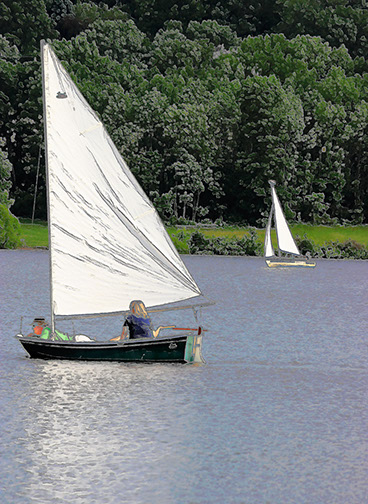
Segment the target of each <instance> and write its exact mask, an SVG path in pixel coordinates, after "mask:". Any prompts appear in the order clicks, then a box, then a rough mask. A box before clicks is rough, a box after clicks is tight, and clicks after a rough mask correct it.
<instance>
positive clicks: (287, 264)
mask: <svg viewBox="0 0 368 504" xmlns="http://www.w3.org/2000/svg"><path fill="white" fill-rule="evenodd" d="M265 261H266V264H267V266H268V267H269V268H315V266H316V262H315V261H309V260H308V259H299V258H294V259H288V258H275V259H265Z"/></svg>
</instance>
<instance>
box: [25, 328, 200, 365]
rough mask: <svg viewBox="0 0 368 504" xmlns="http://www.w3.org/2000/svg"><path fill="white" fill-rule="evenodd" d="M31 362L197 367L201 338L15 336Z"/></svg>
mask: <svg viewBox="0 0 368 504" xmlns="http://www.w3.org/2000/svg"><path fill="white" fill-rule="evenodd" d="M16 338H17V339H18V340H19V341H20V343H21V344H22V346H23V348H24V349H25V350H26V351H27V352H28V354H29V356H30V357H31V358H33V359H65V360H87V361H118V362H176V363H183V364H185V363H200V362H202V363H203V362H204V359H203V357H202V336H201V335H197V334H195V335H192V334H185V335H180V336H171V337H170V336H168V337H164V338H144V339H133V340H125V341H121V342H119V341H93V342H83V343H81V342H75V341H53V340H41V339H39V338H37V337H27V336H23V335H17V336H16Z"/></svg>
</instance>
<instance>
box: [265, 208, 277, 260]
mask: <svg viewBox="0 0 368 504" xmlns="http://www.w3.org/2000/svg"><path fill="white" fill-rule="evenodd" d="M272 215H273V205H272V208H271V212H270V215H269V217H268V222H267V227H266V234H265V242H264V254H265V257H272V256H274V255H275V251H274V249H273V246H272V241H271V224H272Z"/></svg>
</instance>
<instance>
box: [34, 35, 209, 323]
mask: <svg viewBox="0 0 368 504" xmlns="http://www.w3.org/2000/svg"><path fill="white" fill-rule="evenodd" d="M42 51H43V64H44V100H45V121H46V128H45V130H46V132H47V136H46V143H47V150H46V152H47V166H48V205H49V228H50V254H51V271H52V285H51V290H52V292H51V297H52V300H53V311H54V313H55V315H78V314H81V313H83V314H92V313H111V312H121V311H124V310H127V309H128V307H129V303H130V301H131V300H132V299H141V300H142V301H144V303H145V304H146V306H158V305H162V304H167V303H173V302H177V301H182V300H185V299H190V298H192V297H195V296H198V295H200V294H201V291H200V289H199V287H198V286H197V284H196V283H195V281H194V280H193V278H192V276H191V275H190V273H189V271H188V270H187V268H186V266H185V265H184V263H183V262H182V260H181V258H180V256H179V254H178V252H177V251H176V249H175V247H174V245H173V243H172V242H171V240H170V238H169V236H168V235H167V233H166V231H165V228H164V226H163V224H162V222H161V220H160V218H159V216H158V214H157V212H156V210H155V209H154V207H153V205H152V203H151V202H150V201H149V199H148V198H147V196H146V195H145V193H144V192H143V190H142V189H141V187H140V186H139V184H138V182H137V181H136V179H135V178H134V176H133V174H132V173H131V172H130V170H129V168H128V167H127V165H126V163H125V161H124V160H123V158H122V157H121V155H120V154H119V152H118V150H117V149H116V147H115V145H114V144H113V142H112V140H111V138H110V137H109V135H108V134H107V132H106V130H105V128H104V127H103V125H102V123H101V121H100V120H99V118H98V117H97V115H96V113H95V112H94V111H93V110H92V109H91V107H90V106H89V105H88V103H87V102H86V100H85V99H84V98H83V96H82V95H81V93H80V92H79V90H78V89H77V87H76V86H75V84H74V83H73V81H72V80H71V78H70V76H69V75H68V74H67V72H66V71H65V69H64V68H63V67H62V65H61V63H60V62H59V60H58V59H57V57H56V55H55V54H54V52H53V51H52V49H51V48H50V46H49V45H48V44H43V46H42ZM61 92H62V93H63V94H62V95H60V93H61Z"/></svg>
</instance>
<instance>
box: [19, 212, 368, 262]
mask: <svg viewBox="0 0 368 504" xmlns="http://www.w3.org/2000/svg"><path fill="white" fill-rule="evenodd" d="M167 231H168V233H169V235H170V237H171V239H172V240H173V242H174V244H175V246H176V247H177V249H178V251H179V252H180V253H182V254H188V253H191V252H193V250H192V249H191V248H192V241H193V240H191V236H192V235H193V234H194V233H196V234H197V235H198V232H199V233H200V235H201V236H203V237H204V238H205V240H209V242H212V243H214V242H216V243H225V242H226V243H231V242H237V243H238V244H239V246H241V245H242V243H243V242H244V240H248V241H249V240H252V241H253V244H254V250H255V255H262V253H263V241H264V235H265V231H264V229H255V228H238V227H229V226H228V227H223V228H216V227H199V226H198V227H189V226H187V227H168V228H167ZM291 231H292V233H293V236H294V237H295V238H296V239H297V241H299V242H303V243H304V246H306V247H307V249H308V247H309V245H308V243H309V244H312V245H311V246H312V249H313V250H315V251H316V254H317V255H316V254H314V255H316V256H318V255H319V256H321V257H323V255H321V249H323V250H332V248H333V247H335V248H336V245H337V244H341V245H343V244H347V243H353V244H354V246H356V247H358V249H359V248H361V249H367V248H368V226H312V225H308V224H296V225H294V226H291ZM21 239H22V240H23V244H24V247H47V246H48V229H47V223H46V222H36V223H34V224H31V223H30V221H27V220H21ZM205 240H204V241H205ZM272 240H273V242H274V245H275V246H276V234H275V232H274V231H272ZM220 252H221V251H220ZM220 252H215V253H220ZM225 253H230V254H231V253H232V251H231V249H228V251H225ZM235 253H236V251H235ZM322 253H324V252H323V251H322ZM324 255H326V254H325V253H324ZM335 256H336V255H335ZM330 257H334V255H330Z"/></svg>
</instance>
